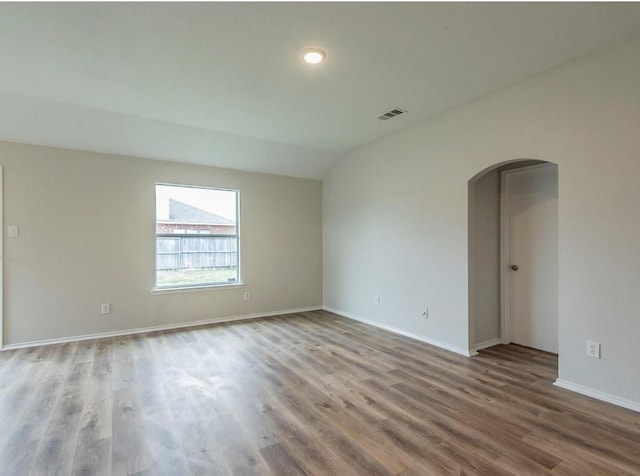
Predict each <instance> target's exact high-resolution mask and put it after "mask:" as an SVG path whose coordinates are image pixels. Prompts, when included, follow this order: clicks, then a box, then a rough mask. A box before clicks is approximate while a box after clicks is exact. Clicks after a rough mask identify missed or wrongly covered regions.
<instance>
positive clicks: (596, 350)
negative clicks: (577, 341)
mask: <svg viewBox="0 0 640 476" xmlns="http://www.w3.org/2000/svg"><path fill="white" fill-rule="evenodd" d="M587 356H589V357H591V358H593V359H599V358H600V342H595V341H592V340H588V341H587Z"/></svg>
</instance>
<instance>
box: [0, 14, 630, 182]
mask: <svg viewBox="0 0 640 476" xmlns="http://www.w3.org/2000/svg"><path fill="white" fill-rule="evenodd" d="M638 34H640V4H633V3H624V4H615V3H65V4H52V3H46V4H33V3H21V4H19V3H3V4H0V71H1V74H0V139H2V140H9V141H16V142H26V143H33V144H43V145H51V146H57V147H67V148H72V149H80V150H91V151H98V152H107V153H116V154H126V155H135V156H140V157H148V158H156V159H162V160H175V161H184V162H190V163H199V164H208V165H215V166H222V167H230V168H235V169H241V170H255V171H263V172H270V173H277V174H283V175H291V176H298V177H306V178H314V179H319V178H322V177H323V176H324V175H325V174H326V173H327V171H328V170H329V169H330V168H331V166H332V165H333V164H334V163H335V161H336V160H338V159H339V158H340V157H341V156H343V155H344V154H345V153H346V152H348V151H350V150H352V149H354V148H357V147H359V146H362V145H364V144H366V143H369V142H371V141H373V140H376V139H378V138H380V137H383V136H385V135H389V134H391V133H393V132H395V131H397V130H399V129H402V128H406V127H409V126H411V125H413V124H416V123H418V122H421V121H424V120H426V119H429V118H431V117H433V116H435V115H437V114H439V113H441V112H443V111H446V110H449V109H452V108H454V107H456V106H458V105H460V104H463V103H465V102H467V101H470V100H472V99H474V98H477V97H479V96H482V95H485V94H488V93H490V92H493V91H496V90H499V89H502V88H504V87H506V86H509V85H511V84H513V83H516V82H518V81H521V80H523V79H525V78H527V77H530V76H532V75H535V74H538V73H540V72H543V71H545V70H547V69H549V68H552V67H554V66H557V65H560V64H562V63H565V62H568V61H571V60H573V59H575V58H578V57H580V56H583V55H585V54H588V53H591V52H593V51H596V50H598V49H601V48H603V47H605V46H607V45H609V44H612V43H614V42H618V41H621V40H624V39H627V38H630V37H632V36H635V35H638ZM308 47H320V48H323V49H325V50H326V52H327V59H326V61H325V62H324V63H321V64H319V65H307V64H305V63H303V62H302V61H301V55H300V53H301V51H302V50H303V49H305V48H308ZM395 107H400V108H403V109H406V110H408V113H407V114H404V115H402V116H399V117H397V118H394V119H392V120H389V121H379V120H378V119H377V117H378V116H379V115H380V114H381V113H383V112H385V111H387V110H389V109H391V108H395Z"/></svg>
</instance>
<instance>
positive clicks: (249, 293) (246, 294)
mask: <svg viewBox="0 0 640 476" xmlns="http://www.w3.org/2000/svg"><path fill="white" fill-rule="evenodd" d="M249 299H251V292H250V291H245V292H244V300H245V301H248V300H249Z"/></svg>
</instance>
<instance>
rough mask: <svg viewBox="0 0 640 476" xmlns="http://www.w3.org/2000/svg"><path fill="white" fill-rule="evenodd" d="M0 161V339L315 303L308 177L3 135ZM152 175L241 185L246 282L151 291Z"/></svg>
mask: <svg viewBox="0 0 640 476" xmlns="http://www.w3.org/2000/svg"><path fill="white" fill-rule="evenodd" d="M0 164H2V165H3V171H4V223H5V230H6V225H18V226H19V227H20V236H19V237H18V238H5V241H4V243H5V245H4V246H5V248H4V259H5V263H4V265H5V270H4V271H5V274H4V293H5V308H4V332H5V335H4V342H5V344H17V343H24V342H30V341H38V340H43V339H53V338H64V337H70V336H78V335H86V334H93V333H100V332H115V331H121V330H127V329H134V328H141V327H148V326H158V325H166V324H176V323H178V324H179V323H185V322H190V321H197V320H204V319H214V318H224V317H230V316H238V315H245V314H252V313H262V312H270V311H278V310H287V309H296V308H302V307H312V306H319V305H320V304H321V299H322V239H321V233H322V232H321V229H322V223H321V219H322V206H321V198H322V191H321V190H322V184H321V182H319V181H313V180H303V179H295V178H287V177H279V176H275V175H266V174H259V173H251V172H239V171H233V170H227V169H218V168H212V167H204V166H195V165H186V164H177V163H171V162H161V161H152V160H145V159H139V158H128V157H123V156H114V155H104V154H96V153H88V152H77V151H70V150H63V149H54V148H49V147H39V146H28V145H19V144H12V143H6V142H4V143H2V142H0ZM156 182H169V183H182V184H193V185H203V186H211V187H224V188H235V189H239V190H240V200H241V217H240V218H241V222H240V224H241V234H242V236H241V252H242V254H241V257H242V275H243V280H244V282H245V283H246V286H245V288H236V289H219V290H205V291H192V292H184V293H168V294H154V295H152V294H151V289H152V288H153V286H154V263H155V256H154V253H155V238H154V233H155V183H156ZM5 236H6V233H5ZM247 290H248V291H251V300H249V301H244V300H243V299H242V295H243V292H244V291H247ZM101 303H111V304H112V313H111V314H110V315H106V316H103V315H101V314H100V304H101Z"/></svg>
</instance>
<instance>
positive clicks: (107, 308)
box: [101, 304, 111, 314]
mask: <svg viewBox="0 0 640 476" xmlns="http://www.w3.org/2000/svg"><path fill="white" fill-rule="evenodd" d="M101 312H102V314H110V313H111V304H103V305H102V308H101Z"/></svg>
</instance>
